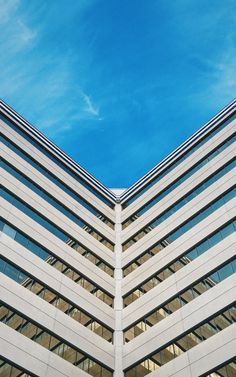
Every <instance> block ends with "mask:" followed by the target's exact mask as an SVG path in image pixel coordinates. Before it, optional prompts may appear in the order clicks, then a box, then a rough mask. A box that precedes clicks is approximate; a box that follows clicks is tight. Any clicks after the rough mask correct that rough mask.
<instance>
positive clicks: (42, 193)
mask: <svg viewBox="0 0 236 377" xmlns="http://www.w3.org/2000/svg"><path fill="white" fill-rule="evenodd" d="M1 167H2V168H3V169H4V170H5V171H6V172H8V173H9V174H10V175H12V176H13V177H14V178H16V179H17V180H18V181H20V182H21V183H23V184H24V185H25V186H26V187H28V188H29V189H31V190H32V191H33V192H34V193H36V194H37V195H39V196H40V197H41V198H43V199H44V200H46V202H47V203H49V204H51V205H52V206H53V207H54V208H56V209H57V210H58V211H60V212H61V213H63V215H65V216H66V217H67V218H69V219H70V220H72V221H73V222H74V223H75V224H76V225H78V226H79V227H80V228H82V229H83V230H85V231H86V232H87V233H89V234H90V235H91V236H93V237H94V238H95V239H96V240H98V241H99V242H101V243H102V244H104V245H105V246H107V247H108V248H109V249H111V250H113V249H114V245H113V243H111V242H110V241H109V240H108V239H107V238H106V237H104V236H103V235H101V234H100V233H99V232H97V231H96V230H95V229H94V228H93V227H91V226H90V225H89V224H87V223H86V222H85V221H83V220H82V219H81V218H80V217H79V216H77V215H75V214H74V213H73V212H72V211H71V210H69V209H68V208H66V207H65V206H64V205H62V204H61V203H60V202H59V201H58V200H56V199H55V198H54V197H53V196H52V195H49V194H48V193H47V192H46V191H45V190H44V189H42V188H41V187H39V186H38V185H37V184H35V183H34V182H32V181H31V180H30V179H28V178H27V177H26V176H25V175H23V174H22V173H20V172H19V171H18V170H17V169H15V168H14V167H13V166H12V165H11V164H9V162H7V161H4V159H2V161H1Z"/></svg>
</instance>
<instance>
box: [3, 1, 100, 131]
mask: <svg viewBox="0 0 236 377" xmlns="http://www.w3.org/2000/svg"><path fill="white" fill-rule="evenodd" d="M54 5H55V4H54ZM54 5H53V4H52V7H51V8H50V6H49V7H48V9H47V10H48V12H50V10H51V12H52V13H53V12H56V13H57V12H58V10H57V9H56V8H55V6H54ZM90 5H91V1H90V0H89V1H81V2H80V4H79V5H78V7H77V8H76V9H75V11H77V12H78V13H79V14H80V13H82V12H83V11H84V10H85V9H87V7H89V6H90ZM32 6H33V9H32V8H31V10H30V11H29V10H28V9H27V8H26V7H24V2H23V1H22V2H21V1H19V0H8V1H5V0H0V34H1V40H0V48H1V51H6V52H7V53H5V54H2V56H1V60H0V91H1V97H2V98H3V99H5V100H6V101H8V98H10V99H11V100H10V101H9V103H10V104H12V105H13V106H14V101H15V102H16V103H17V106H16V110H18V111H19V112H21V113H22V114H23V115H24V114H25V116H26V117H27V118H28V119H29V120H30V121H31V122H32V123H33V124H36V125H37V126H38V127H40V129H41V130H42V131H44V132H46V133H47V134H48V136H50V137H57V136H58V135H60V134H62V133H65V132H68V130H70V129H71V128H73V127H76V128H77V132H78V130H80V131H81V132H82V133H84V132H86V130H87V131H88V132H89V129H90V127H94V126H95V123H94V121H96V120H102V119H103V118H102V117H101V115H100V108H99V106H98V105H96V104H95V102H94V100H92V96H91V94H90V93H89V94H88V93H87V92H85V91H84V90H83V85H84V81H85V79H84V75H81V74H79V73H78V68H77V66H78V59H79V61H80V62H81V61H82V59H83V58H84V57H83V55H84V51H83V46H81V47H80V48H78V50H76V51H73V50H72V49H70V48H67V49H65V50H64V51H63V54H62V53H61V50H60V48H59V46H60V45H59V43H60V41H59V40H58V41H57V43H49V40H48V35H47V34H48V32H50V31H51V32H53V33H55V31H54V30H53V29H52V30H51V29H50V28H49V24H48V22H49V21H50V22H51V20H49V19H48V20H46V21H44V20H45V17H44V18H42V16H44V15H45V8H44V7H43V6H42V7H41V8H37V9H34V5H31V7H32ZM32 11H34V22H32V20H31V18H30V15H31V16H32ZM37 12H38V13H37ZM70 16H72V13H71V15H70ZM35 17H36V19H35ZM49 18H50V17H49ZM41 20H42V22H41ZM44 22H45V23H44ZM32 25H33V26H32ZM51 42H52V41H51ZM88 58H89V57H88V56H87V59H88ZM80 64H81V63H80ZM75 74H76V81H75ZM19 94H20V95H19ZM29 104H32V107H31V110H30V114H29V111H28V109H29ZM28 114H29V115H28ZM84 121H85V122H86V121H90V122H91V121H92V122H93V124H90V123H89V124H88V122H86V124H84V123H83V122H84Z"/></svg>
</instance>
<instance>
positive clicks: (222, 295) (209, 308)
mask: <svg viewBox="0 0 236 377" xmlns="http://www.w3.org/2000/svg"><path fill="white" fill-rule="evenodd" d="M235 295H236V276H235V274H234V275H233V276H230V277H229V278H228V279H226V280H225V281H223V282H221V283H220V284H218V285H217V286H215V287H214V288H212V289H211V290H209V291H207V292H205V293H204V294H203V295H201V296H199V297H198V298H196V299H195V300H193V301H191V302H190V303H189V304H187V305H185V306H183V307H182V308H181V309H179V310H178V311H176V312H174V313H173V314H171V315H170V316H169V317H167V318H165V319H164V320H162V321H161V322H159V323H158V324H156V325H155V326H153V327H152V329H151V331H150V330H148V331H146V332H144V333H143V334H141V335H139V336H138V337H137V338H135V339H134V340H132V341H131V342H129V343H128V344H126V345H125V346H124V368H125V369H126V368H128V367H129V366H131V365H133V364H135V363H136V362H137V361H138V360H140V359H142V358H144V357H146V356H148V355H149V354H151V353H153V352H155V351H156V350H157V349H159V348H161V347H163V346H164V345H165V344H168V343H169V342H170V341H172V340H173V339H175V338H177V337H178V336H180V335H181V334H182V333H184V332H187V331H189V330H190V329H191V328H192V327H194V326H196V325H197V324H198V323H201V322H202V321H205V320H206V319H207V318H209V317H211V316H212V315H213V314H214V313H216V312H218V311H220V310H221V309H223V308H225V307H227V306H228V305H230V304H232V303H234V301H235ZM190 308H191V314H190Z"/></svg>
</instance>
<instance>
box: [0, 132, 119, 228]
mask: <svg viewBox="0 0 236 377" xmlns="http://www.w3.org/2000/svg"><path fill="white" fill-rule="evenodd" d="M0 141H1V142H2V143H3V144H4V145H5V146H6V147H7V148H9V149H10V150H12V151H13V152H14V153H16V154H17V155H18V156H19V157H21V158H22V159H23V160H24V161H26V162H27V163H29V164H30V165H31V166H33V167H34V168H35V169H36V170H37V171H39V172H40V173H41V174H42V175H43V176H45V177H46V178H47V179H49V180H50V181H51V182H52V183H54V184H55V185H56V186H58V187H60V189H62V190H63V191H64V192H65V193H66V194H68V195H69V196H71V197H72V198H73V199H74V200H76V201H77V203H79V204H80V205H82V206H83V207H84V208H86V209H87V210H88V211H89V212H91V213H92V214H93V215H95V216H96V217H97V218H98V219H100V220H101V221H102V222H104V223H105V224H107V225H108V226H109V227H110V228H112V229H114V222H112V221H111V220H110V219H108V218H107V217H106V216H105V215H104V214H102V213H101V212H100V211H98V210H97V209H96V208H95V207H93V206H92V205H91V204H90V203H88V202H87V201H86V200H85V199H84V198H82V196H80V195H79V194H78V193H76V192H75V191H73V190H72V189H71V188H70V187H69V186H67V185H66V184H64V183H63V182H62V181H61V180H60V179H59V178H57V177H56V176H55V175H54V174H53V173H52V172H49V171H48V170H47V169H46V168H45V167H44V166H42V165H41V164H40V163H39V162H37V161H36V160H34V159H33V158H32V157H31V156H29V155H28V154H27V153H26V152H25V151H23V150H22V149H21V148H20V147H18V146H17V145H16V144H14V143H13V142H12V141H11V140H9V139H7V138H6V137H5V136H2V135H1V136H0Z"/></svg>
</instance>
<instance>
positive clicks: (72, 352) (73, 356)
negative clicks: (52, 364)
mask: <svg viewBox="0 0 236 377" xmlns="http://www.w3.org/2000/svg"><path fill="white" fill-rule="evenodd" d="M0 321H1V322H2V323H4V324H5V325H7V326H9V327H11V328H12V329H14V330H15V331H17V332H19V333H21V334H22V335H24V336H26V337H27V338H29V339H31V340H32V341H33V342H35V343H37V344H39V345H41V346H42V347H44V348H46V349H48V350H49V351H51V352H53V353H55V354H57V355H58V356H60V357H62V358H63V359H64V360H66V361H68V362H69V363H71V364H73V365H75V366H77V367H78V368H80V369H82V370H83V371H84V372H87V373H89V374H90V375H91V376H94V377H97V376H99V375H100V376H104V377H111V376H112V371H111V370H109V369H108V368H107V367H105V366H104V365H102V364H101V363H100V362H99V361H97V360H95V359H94V358H92V357H91V356H88V355H86V354H85V353H83V352H81V351H80V350H79V349H78V348H77V347H75V346H72V345H71V344H69V343H68V342H66V341H65V340H62V339H61V338H59V337H58V336H56V335H55V334H53V333H52V332H51V331H48V330H46V329H44V328H43V327H42V326H40V325H39V324H37V322H35V321H32V320H31V319H28V318H27V317H26V316H25V315H24V314H22V313H20V312H17V311H16V310H15V309H13V308H11V307H10V306H8V305H6V304H5V303H3V302H2V303H1V307H0Z"/></svg>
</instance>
